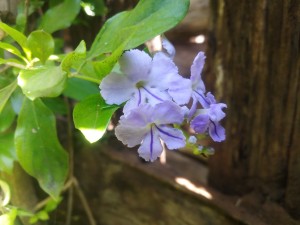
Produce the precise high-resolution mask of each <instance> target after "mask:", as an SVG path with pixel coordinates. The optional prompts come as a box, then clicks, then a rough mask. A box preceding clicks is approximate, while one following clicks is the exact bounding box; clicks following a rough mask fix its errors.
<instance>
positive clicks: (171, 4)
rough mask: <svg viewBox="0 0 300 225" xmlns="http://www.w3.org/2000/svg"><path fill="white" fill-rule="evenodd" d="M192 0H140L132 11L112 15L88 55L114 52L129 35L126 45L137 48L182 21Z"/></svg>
mask: <svg viewBox="0 0 300 225" xmlns="http://www.w3.org/2000/svg"><path fill="white" fill-rule="evenodd" d="M189 2H190V1H189V0H159V1H158V0H140V1H139V3H138V5H137V6H136V7H135V8H134V9H133V10H131V11H128V12H122V13H119V14H117V15H116V16H114V17H112V18H111V19H109V20H108V21H107V22H106V23H105V25H104V26H103V27H102V29H101V31H100V32H99V33H98V35H97V37H96V39H95V40H94V42H93V45H92V47H91V49H90V52H89V57H95V56H97V55H100V54H102V53H107V52H113V51H114V50H115V49H116V48H118V46H120V45H121V44H122V43H123V42H124V41H125V40H126V39H127V38H128V37H131V38H130V40H129V42H128V43H127V45H126V47H125V49H130V48H134V47H136V46H138V45H140V44H143V43H144V42H145V41H147V40H149V39H151V38H153V37H155V36H156V35H158V34H161V33H163V32H165V31H167V30H169V29H170V28H172V27H174V26H175V25H176V24H178V23H179V21H181V20H182V19H183V17H184V16H185V14H186V13H187V10H188V7H189Z"/></svg>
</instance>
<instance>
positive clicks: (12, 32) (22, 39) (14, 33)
mask: <svg viewBox="0 0 300 225" xmlns="http://www.w3.org/2000/svg"><path fill="white" fill-rule="evenodd" d="M0 29H2V30H3V31H5V32H6V33H7V34H8V35H9V36H11V37H12V38H13V39H14V40H15V41H16V42H17V43H18V44H19V45H20V46H21V47H22V49H23V50H24V52H25V54H26V56H27V57H28V56H30V51H29V50H28V48H27V46H26V42H27V38H26V36H25V35H24V34H22V33H21V32H19V31H18V30H16V29H14V28H12V27H10V26H8V25H6V24H5V23H2V22H0Z"/></svg>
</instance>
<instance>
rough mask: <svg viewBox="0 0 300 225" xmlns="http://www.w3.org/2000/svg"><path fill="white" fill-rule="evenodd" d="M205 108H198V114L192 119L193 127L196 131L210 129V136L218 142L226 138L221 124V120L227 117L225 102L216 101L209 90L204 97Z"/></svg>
mask: <svg viewBox="0 0 300 225" xmlns="http://www.w3.org/2000/svg"><path fill="white" fill-rule="evenodd" d="M204 102H205V106H206V107H205V108H204V109H199V110H197V112H198V115H197V116H196V117H195V118H194V119H193V120H192V121H191V127H192V128H193V129H194V131H195V132H196V133H205V132H206V131H207V130H208V133H209V135H210V137H211V138H212V139H213V140H214V141H217V142H221V141H224V140H225V129H224V127H222V126H221V125H220V123H219V122H220V120H222V119H223V118H224V117H225V113H224V112H223V110H222V109H223V108H227V105H226V104H224V103H216V100H215V98H214V96H213V95H212V94H211V93H210V92H209V93H207V96H206V97H204Z"/></svg>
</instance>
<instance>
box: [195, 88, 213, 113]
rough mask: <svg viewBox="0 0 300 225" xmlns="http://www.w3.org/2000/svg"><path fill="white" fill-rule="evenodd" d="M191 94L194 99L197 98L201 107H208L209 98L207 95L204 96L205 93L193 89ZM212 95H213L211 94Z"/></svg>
mask: <svg viewBox="0 0 300 225" xmlns="http://www.w3.org/2000/svg"><path fill="white" fill-rule="evenodd" d="M193 96H194V98H195V99H197V100H198V102H199V103H200V104H201V106H202V107H203V108H205V109H206V108H209V107H210V104H211V99H210V98H209V97H210V96H209V97H206V96H205V94H204V93H203V92H201V90H198V91H197V90H194V91H193ZM212 96H213V95H212Z"/></svg>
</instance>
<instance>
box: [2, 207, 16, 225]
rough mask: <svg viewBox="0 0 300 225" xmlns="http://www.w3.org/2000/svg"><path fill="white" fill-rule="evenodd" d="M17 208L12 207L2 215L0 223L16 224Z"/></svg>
mask: <svg viewBox="0 0 300 225" xmlns="http://www.w3.org/2000/svg"><path fill="white" fill-rule="evenodd" d="M17 213H18V212H17V209H14V208H13V209H11V210H10V211H9V212H8V213H6V214H3V215H1V216H0V224H1V225H2V224H3V225H14V223H15V219H16V217H17Z"/></svg>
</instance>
